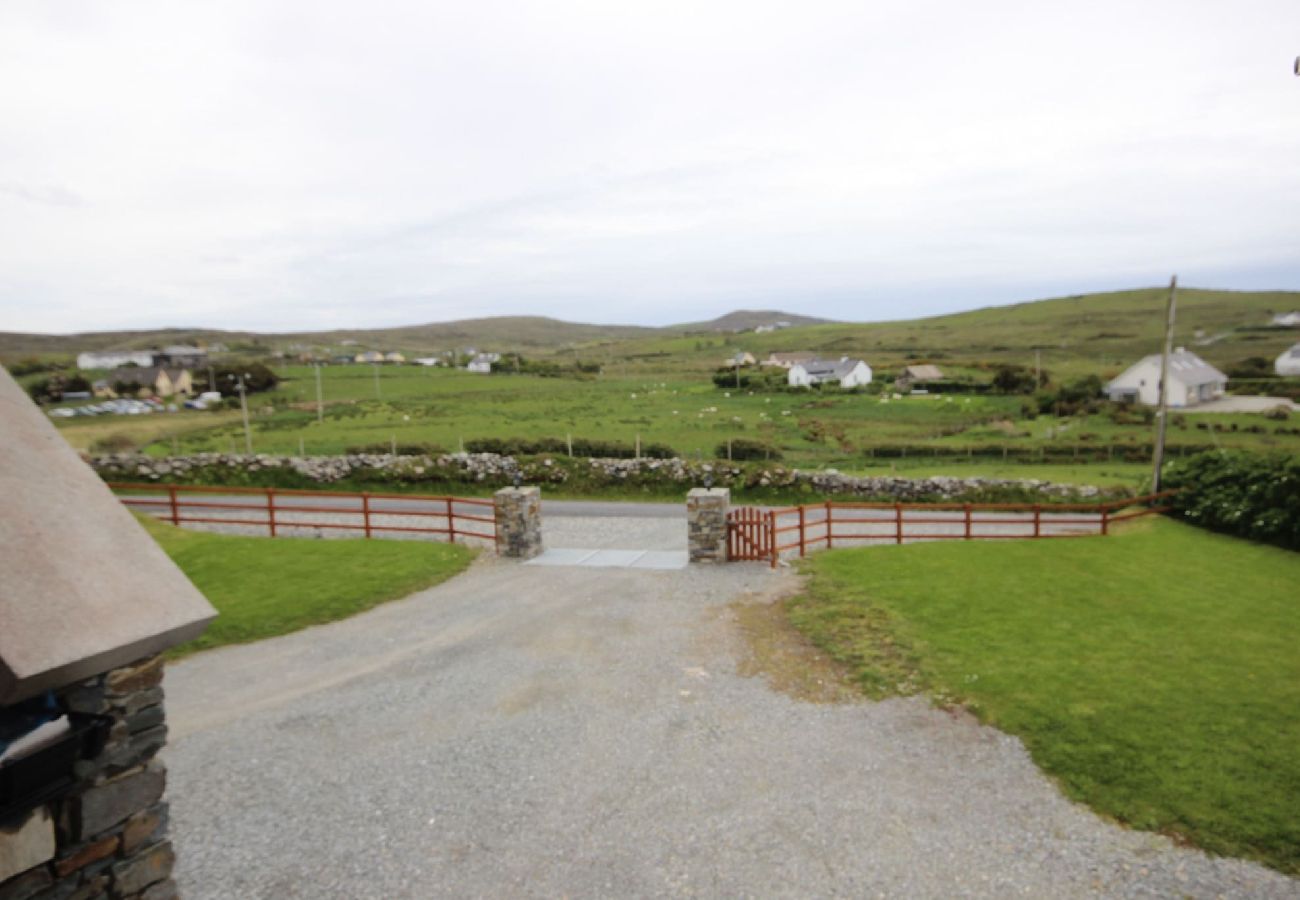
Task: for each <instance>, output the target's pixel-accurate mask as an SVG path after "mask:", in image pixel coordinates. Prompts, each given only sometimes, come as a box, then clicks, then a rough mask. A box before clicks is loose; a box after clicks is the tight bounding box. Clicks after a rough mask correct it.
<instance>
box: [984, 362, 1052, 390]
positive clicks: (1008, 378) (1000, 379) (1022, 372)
mask: <svg viewBox="0 0 1300 900" xmlns="http://www.w3.org/2000/svg"><path fill="white" fill-rule="evenodd" d="M1046 376H1047V373H1046V372H1044V373H1042V375H1041V377H1040V378H1039V382H1038V385H1037V386H1038V387H1041V386H1042V385H1045V384H1046V383H1047V377H1046ZM1034 389H1035V384H1034V373H1033V371H1031V370H1030V369H1029V367H1028V366H999V367H998V370H997V372H996V373H994V375H993V391H994V392H995V393H998V394H1032V393H1033V392H1034Z"/></svg>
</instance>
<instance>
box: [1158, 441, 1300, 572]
mask: <svg viewBox="0 0 1300 900" xmlns="http://www.w3.org/2000/svg"><path fill="white" fill-rule="evenodd" d="M1163 487H1166V488H1180V489H1181V491H1180V493H1178V494H1176V495H1175V496H1174V498H1173V507H1174V510H1175V511H1176V512H1177V513H1178V514H1179V515H1180V516H1182V517H1183V518H1184V519H1186V520H1187V521H1189V522H1192V523H1193V524H1196V525H1200V526H1202V527H1203V528H1209V529H1212V530H1214V531H1222V532H1226V533H1228V534H1233V535H1237V536H1238V537H1244V538H1249V539H1251V540H1254V541H1263V542H1265V543H1269V544H1278V545H1279V546H1282V547H1288V548H1290V549H1292V550H1300V459H1296V458H1295V457H1291V456H1286V455H1283V454H1262V453H1248V452H1244V451H1228V450H1219V451H1215V452H1211V453H1202V454H1199V455H1198V456H1194V457H1192V458H1191V459H1187V460H1184V461H1182V462H1179V463H1176V464H1175V465H1172V466H1170V467H1169V470H1168V471H1167V472H1166V474H1165V478H1164V484H1163Z"/></svg>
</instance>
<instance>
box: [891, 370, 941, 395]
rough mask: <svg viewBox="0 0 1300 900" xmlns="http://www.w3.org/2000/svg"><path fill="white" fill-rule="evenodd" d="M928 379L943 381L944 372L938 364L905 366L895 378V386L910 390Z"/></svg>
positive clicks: (902, 389)
mask: <svg viewBox="0 0 1300 900" xmlns="http://www.w3.org/2000/svg"><path fill="white" fill-rule="evenodd" d="M927 381H943V372H941V371H939V367H938V366H928V365H926V366H904V367H903V371H902V372H900V373H899V375H898V377H897V378H895V379H894V387H895V388H896V389H897V390H900V391H910V390H911V389H912V387H913V386H914V385H918V384H925V383H926V382H927Z"/></svg>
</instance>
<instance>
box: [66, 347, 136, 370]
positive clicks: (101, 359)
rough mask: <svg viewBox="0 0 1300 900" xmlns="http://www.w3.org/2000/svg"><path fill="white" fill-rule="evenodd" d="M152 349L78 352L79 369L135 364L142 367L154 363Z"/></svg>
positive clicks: (110, 367) (116, 367)
mask: <svg viewBox="0 0 1300 900" xmlns="http://www.w3.org/2000/svg"><path fill="white" fill-rule="evenodd" d="M153 354H154V351H152V350H120V351H118V352H116V353H113V352H109V353H78V354H77V368H78V369H118V368H121V367H122V366H129V365H131V364H133V363H134V364H135V365H137V366H140V367H142V368H147V367H149V366H152V365H153Z"/></svg>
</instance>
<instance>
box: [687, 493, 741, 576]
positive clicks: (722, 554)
mask: <svg viewBox="0 0 1300 900" xmlns="http://www.w3.org/2000/svg"><path fill="white" fill-rule="evenodd" d="M730 505H731V491H730V490H729V489H727V488H694V489H692V490H691V491H690V493H688V494H687V495H686V541H687V549H688V551H689V556H690V561H691V562H693V563H699V562H708V563H713V562H719V563H720V562H726V561H727V509H728V507H729V506H730Z"/></svg>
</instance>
